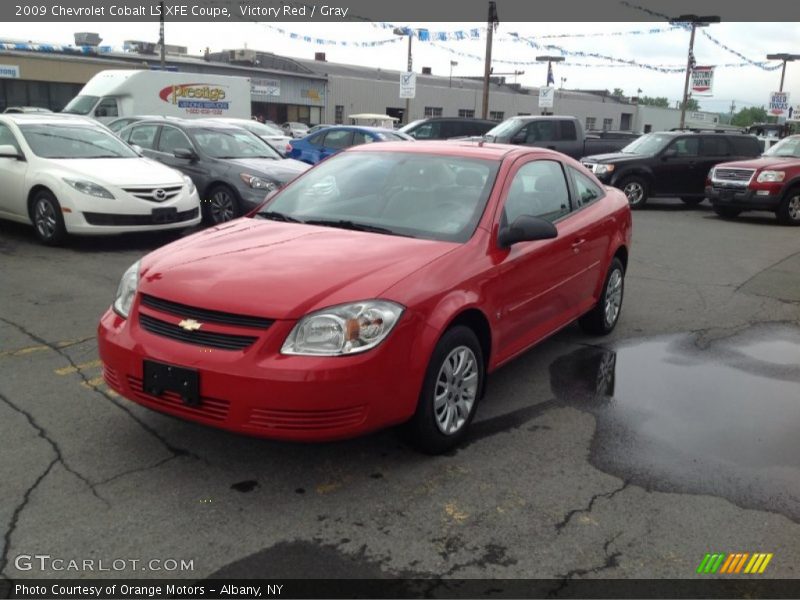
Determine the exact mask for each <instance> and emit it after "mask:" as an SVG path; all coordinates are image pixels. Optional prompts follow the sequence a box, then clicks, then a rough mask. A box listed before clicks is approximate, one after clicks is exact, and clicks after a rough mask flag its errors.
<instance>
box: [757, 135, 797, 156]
mask: <svg viewBox="0 0 800 600" xmlns="http://www.w3.org/2000/svg"><path fill="white" fill-rule="evenodd" d="M764 156H786V157H791V158H800V137H788V138H784V139H782V140H781V141H780V142H778V143H777V144H775V145H774V146H772V147H771V148H770V149H769V150H767V151H766V152H764Z"/></svg>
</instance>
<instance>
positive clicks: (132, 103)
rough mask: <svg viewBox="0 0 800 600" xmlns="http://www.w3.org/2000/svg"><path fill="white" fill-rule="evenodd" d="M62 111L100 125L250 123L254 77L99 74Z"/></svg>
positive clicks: (124, 71)
mask: <svg viewBox="0 0 800 600" xmlns="http://www.w3.org/2000/svg"><path fill="white" fill-rule="evenodd" d="M62 112H65V113H71V114H76V115H85V116H87V117H93V118H95V119H97V120H99V121H102V122H108V121H111V120H113V119H116V118H117V117H128V116H135V115H163V116H172V117H183V118H200V117H237V118H241V119H249V118H250V79H248V78H246V77H227V76H224V75H204V74H202V73H178V72H175V71H145V70H133V69H112V70H107V71H100V72H99V73H98V74H97V75H95V76H94V77H92V78H91V79H90V80H89V82H88V83H87V84H86V85H85V86H83V89H82V90H81V91H80V93H79V94H78V95H77V96H75V97H74V98H73V99H72V100H71V101H70V102H69V104H67V106H65V107H64V110H63V111H62Z"/></svg>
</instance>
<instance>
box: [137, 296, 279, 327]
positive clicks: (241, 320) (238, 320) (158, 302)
mask: <svg viewBox="0 0 800 600" xmlns="http://www.w3.org/2000/svg"><path fill="white" fill-rule="evenodd" d="M141 303H142V306H147V307H148V308H153V309H155V310H159V311H161V312H165V313H169V314H171V315H177V316H179V317H191V318H193V319H198V320H199V321H202V322H204V323H206V322H208V323H220V324H222V325H234V326H236V327H255V328H258V329H266V328H267V327H269V326H270V325H272V323H273V321H272V319H265V318H263V317H251V316H247V315H236V314H232V313H227V312H222V311H219V310H208V309H205V308H196V307H194V306H187V305H186V304H179V303H177V302H172V301H171V300H164V299H162V298H156V297H155V296H150V295H148V294H142V299H141Z"/></svg>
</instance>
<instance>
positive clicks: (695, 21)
mask: <svg viewBox="0 0 800 600" xmlns="http://www.w3.org/2000/svg"><path fill="white" fill-rule="evenodd" d="M719 22H720V18H719V17H718V16H716V15H711V16H706V17H698V16H697V15H681V16H680V17H677V18H676V19H670V23H673V24H675V23H690V24H691V26H692V35H691V37H690V38H689V55H688V57H687V59H686V78H685V79H684V82H683V102H681V124H680V129H683V128H684V127H685V126H686V104H687V103H688V102H689V77H690V76H691V74H692V69H694V62H695V61H694V34H695V30H696V29H697V28H698V27H707V26H708V24H709V23H719Z"/></svg>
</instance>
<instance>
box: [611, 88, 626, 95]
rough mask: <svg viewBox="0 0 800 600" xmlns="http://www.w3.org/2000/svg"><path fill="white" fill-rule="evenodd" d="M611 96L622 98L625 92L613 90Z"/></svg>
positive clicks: (617, 89)
mask: <svg viewBox="0 0 800 600" xmlns="http://www.w3.org/2000/svg"><path fill="white" fill-rule="evenodd" d="M611 95H612V96H624V95H625V92H623V91H622V88H614V91H613V92H612V93H611Z"/></svg>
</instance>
